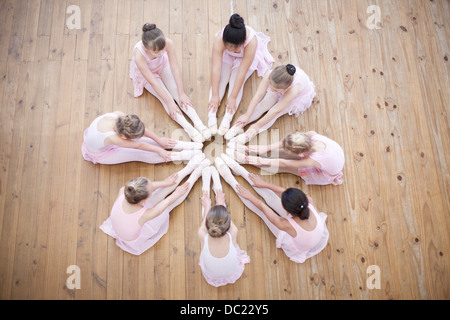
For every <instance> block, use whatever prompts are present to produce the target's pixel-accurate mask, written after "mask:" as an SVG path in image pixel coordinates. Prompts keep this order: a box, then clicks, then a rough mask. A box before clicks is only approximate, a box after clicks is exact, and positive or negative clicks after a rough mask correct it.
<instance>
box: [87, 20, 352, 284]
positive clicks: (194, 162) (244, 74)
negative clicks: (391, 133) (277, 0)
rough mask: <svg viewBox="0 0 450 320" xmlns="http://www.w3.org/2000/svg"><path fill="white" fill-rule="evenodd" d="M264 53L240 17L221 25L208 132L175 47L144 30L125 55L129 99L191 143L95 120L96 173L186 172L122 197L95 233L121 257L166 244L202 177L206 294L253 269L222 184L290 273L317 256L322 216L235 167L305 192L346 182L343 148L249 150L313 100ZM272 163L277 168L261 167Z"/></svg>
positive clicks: (296, 135) (314, 137)
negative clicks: (157, 113) (295, 179)
mask: <svg viewBox="0 0 450 320" xmlns="http://www.w3.org/2000/svg"><path fill="white" fill-rule="evenodd" d="M269 41H270V38H269V37H268V36H266V35H265V34H263V33H261V32H258V31H255V30H254V29H253V28H251V27H250V26H247V25H245V23H244V19H243V18H242V17H240V16H239V15H238V14H233V15H232V16H231V17H230V20H229V24H228V25H226V26H225V27H224V28H223V29H222V30H220V31H219V32H217V33H216V35H215V39H214V41H213V47H212V53H211V88H210V94H209V103H208V122H207V124H204V123H203V122H202V120H201V119H200V118H199V116H198V114H197V112H196V110H195V107H194V104H193V102H192V101H191V99H190V98H189V96H188V95H187V94H186V93H185V91H184V88H183V83H182V75H181V71H180V68H179V65H178V62H177V57H176V54H175V53H176V49H175V47H174V42H173V41H172V40H171V39H169V38H166V37H165V36H164V33H163V31H162V30H160V29H159V28H158V27H157V26H156V25H155V24H150V23H146V24H145V25H144V26H143V28H142V40H141V41H139V42H138V43H137V44H136V45H135V47H134V50H133V56H132V60H131V65H130V77H131V79H132V81H133V85H134V96H135V97H136V98H137V97H139V96H141V95H142V94H143V92H144V89H145V90H147V91H148V92H150V93H151V94H152V95H154V96H155V97H156V98H158V100H159V101H160V102H161V104H162V107H163V108H164V110H165V111H166V113H167V114H168V116H169V117H170V118H171V119H172V120H173V121H175V122H176V123H178V124H179V125H180V126H181V127H182V128H183V129H184V131H185V132H186V133H187V134H188V135H189V137H190V138H191V140H192V141H190V142H186V141H178V140H174V139H169V138H166V137H159V136H158V135H156V134H155V133H154V132H152V131H150V130H148V129H147V128H146V126H145V124H144V123H143V122H142V121H141V120H140V119H139V117H138V116H137V115H133V114H125V113H124V112H120V111H116V112H112V113H106V114H103V115H101V116H99V117H98V118H96V119H95V120H94V121H93V122H92V123H91V125H90V126H89V127H88V128H87V129H86V130H85V132H84V141H83V145H82V148H81V149H82V155H83V157H84V159H85V160H87V161H91V162H93V163H94V164H97V163H99V164H105V165H112V164H118V163H124V162H132V161H139V162H145V163H150V164H158V163H165V162H170V161H185V163H187V164H186V166H185V167H184V168H183V169H182V170H181V171H179V172H177V173H175V174H173V175H171V176H169V177H167V178H166V179H165V180H163V181H152V180H150V179H148V178H146V177H138V178H135V179H132V180H130V181H128V182H127V183H126V185H125V186H122V187H121V188H120V190H119V191H118V194H117V199H116V200H115V202H114V205H113V207H112V210H111V214H110V216H109V217H108V219H107V220H106V221H104V222H103V224H102V225H101V226H100V229H101V230H102V231H104V232H105V233H106V234H107V235H109V236H111V237H113V238H114V239H116V244H117V246H119V247H120V248H121V249H123V250H125V251H127V252H129V253H131V254H133V255H140V254H142V253H143V252H145V251H146V250H148V249H149V248H151V247H152V246H153V245H154V244H155V243H156V242H157V241H158V240H159V239H160V238H161V237H162V236H163V235H164V234H166V233H167V231H168V229H169V215H170V212H171V211H172V210H173V209H174V208H175V207H177V206H178V205H179V204H180V203H182V202H183V201H184V199H185V198H186V197H187V195H188V194H189V192H190V190H191V189H192V187H193V186H194V184H195V182H196V181H197V180H198V179H199V178H200V177H201V180H202V197H201V204H202V223H201V225H200V227H199V229H198V239H199V242H200V245H201V253H200V257H199V265H200V268H201V270H202V273H203V276H204V278H205V280H206V281H207V282H208V283H209V284H210V285H212V286H215V287H219V286H224V285H227V284H231V283H234V282H236V281H237V280H238V279H239V278H240V277H241V275H242V273H243V272H244V267H245V264H246V263H249V262H250V258H249V256H248V255H247V253H246V252H245V251H244V250H241V249H240V248H239V245H238V243H237V239H238V229H237V227H236V225H235V224H234V223H233V220H232V218H231V214H230V212H229V210H228V208H227V205H226V203H225V195H224V193H223V188H222V184H221V179H220V177H222V178H223V180H224V181H226V183H228V184H229V185H230V187H231V188H232V189H233V190H234V191H235V192H236V194H237V195H238V197H239V198H240V199H241V200H242V202H243V203H244V205H245V206H246V207H247V208H249V209H250V210H251V211H252V212H254V213H255V214H257V215H258V216H259V217H260V218H261V219H262V220H263V221H264V222H265V224H266V225H267V227H268V228H269V230H270V231H271V232H272V233H273V235H274V236H275V239H276V246H277V248H281V249H282V250H283V251H284V253H285V254H286V255H287V256H288V257H289V258H290V259H291V260H292V261H294V262H296V263H303V262H304V261H305V260H306V259H308V258H310V257H312V256H314V255H316V254H318V253H319V252H321V251H322V250H323V249H324V248H325V246H326V244H327V241H328V237H329V233H328V229H327V226H326V222H325V221H326V214H325V213H323V212H320V211H319V210H318V209H317V208H316V204H315V203H314V201H313V199H311V198H310V197H309V196H307V195H306V194H305V193H304V192H303V191H301V190H299V189H296V188H289V189H285V188H283V187H281V186H278V185H274V184H272V183H269V182H267V181H265V180H264V179H262V177H261V176H259V175H255V174H252V173H249V172H248V171H247V170H246V169H245V168H244V167H243V166H242V164H249V165H253V166H257V167H259V168H261V170H272V171H271V172H273V170H275V172H278V173H281V172H284V173H290V174H293V175H296V176H300V177H301V178H302V179H303V180H304V181H305V183H306V184H307V185H328V184H333V185H340V184H342V182H343V174H342V169H343V166H344V153H343V150H342V148H341V147H340V146H339V144H337V143H336V142H335V141H333V140H331V139H330V138H328V137H325V136H323V135H320V134H319V133H316V132H314V131H307V132H293V133H291V134H289V135H287V136H286V137H284V139H282V140H281V141H278V142H276V143H274V144H271V145H264V146H263V145H261V146H259V145H246V144H247V142H249V141H250V140H251V139H252V138H254V137H255V136H257V135H258V134H260V133H261V132H264V131H266V130H268V129H269V128H270V127H271V126H272V125H273V124H274V122H275V121H276V120H277V119H278V118H280V117H281V116H283V115H286V114H288V115H289V116H295V117H298V116H299V115H300V114H302V113H303V112H305V111H306V110H307V109H308V108H309V107H310V106H311V104H312V101H313V99H314V97H315V95H316V93H315V87H314V84H313V82H312V81H311V80H310V79H309V77H308V75H307V74H306V73H305V72H304V71H303V70H302V69H300V68H299V67H298V66H294V65H292V64H287V65H280V66H276V67H275V66H274V65H273V64H274V59H273V58H272V56H271V55H270V53H269V51H268V49H267V45H268V43H269ZM254 72H257V75H258V76H259V77H261V78H262V80H261V82H260V84H259V87H258V88H257V91H256V93H255V95H254V96H253V98H252V99H251V101H250V103H249V105H248V106H247V111H246V112H245V113H243V114H242V115H241V116H240V117H239V118H238V119H236V121H235V124H234V125H233V126H230V124H231V122H232V120H233V118H234V115H235V113H236V111H237V109H238V107H239V104H240V102H241V99H242V94H243V89H244V83H245V82H246V80H247V79H248V78H249V77H250V76H251V75H252V74H253V73H254ZM227 86H228V87H229V89H228V96H227V98H226V111H225V114H224V116H223V118H222V121H221V123H220V125H218V120H217V109H218V107H219V105H220V104H221V101H222V99H223V98H224V94H225V91H226V87H227ZM186 116H187V117H188V118H189V119H190V120H191V122H192V123H193V125H191V123H190V122H188V120H187V119H186ZM249 124H250V126H249V127H248V128H247V130H246V131H245V132H244V127H246V126H247V125H249ZM212 135H221V136H224V137H225V139H226V140H227V141H228V143H227V151H226V153H222V154H221V155H220V156H219V157H216V158H215V160H214V163H211V161H210V160H209V159H206V157H205V155H204V154H203V153H202V148H203V142H204V141H205V140H208V139H210V138H211V136H212ZM269 153H270V154H271V155H274V154H275V155H277V158H274V157H272V156H270V157H269V156H268V154H269ZM235 175H240V176H242V177H243V178H244V179H245V180H246V181H247V182H248V183H249V184H250V185H251V186H252V187H253V189H254V191H256V193H257V194H258V195H259V196H261V198H262V199H264V201H262V200H261V199H260V198H257V197H255V196H254V195H253V194H252V193H251V192H250V191H249V190H248V189H246V188H245V187H243V186H242V185H240V184H239V183H238V182H237V181H236V179H235ZM188 176H189V178H188V179H187V181H186V182H185V183H183V184H182V185H180V183H181V181H182V180H183V179H184V178H185V177H188ZM211 180H212V190H213V191H214V196H215V205H214V206H212V204H211V193H210V188H211Z"/></svg>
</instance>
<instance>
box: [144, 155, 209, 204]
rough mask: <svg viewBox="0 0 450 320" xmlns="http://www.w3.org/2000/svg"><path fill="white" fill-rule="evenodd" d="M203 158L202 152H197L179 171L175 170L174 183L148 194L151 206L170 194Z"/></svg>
mask: <svg viewBox="0 0 450 320" xmlns="http://www.w3.org/2000/svg"><path fill="white" fill-rule="evenodd" d="M204 159H205V155H204V154H198V155H196V156H195V157H193V158H192V159H191V161H189V163H188V164H187V165H186V166H185V167H184V168H183V169H181V170H180V171H178V172H177V174H178V177H177V181H176V182H175V184H174V185H172V186H169V187H162V188H158V189H156V190H155V191H153V193H152V194H151V196H150V199H149V201H148V202H149V203H150V204H151V205H153V206H155V205H157V204H158V203H159V202H161V201H162V200H163V199H165V198H166V197H167V196H168V195H169V194H171V193H172V192H173V191H174V190H175V189H176V188H177V187H178V185H179V184H180V182H181V181H183V179H184V178H186V177H187V176H188V175H189V174H191V173H192V171H194V170H195V169H196V168H197V167H198V166H199V165H200V163H201V162H202V161H203V160H204Z"/></svg>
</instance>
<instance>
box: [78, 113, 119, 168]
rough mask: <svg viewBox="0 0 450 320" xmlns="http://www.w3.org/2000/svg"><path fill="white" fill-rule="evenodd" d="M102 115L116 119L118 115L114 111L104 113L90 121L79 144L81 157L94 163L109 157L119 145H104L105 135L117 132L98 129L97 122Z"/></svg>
mask: <svg viewBox="0 0 450 320" xmlns="http://www.w3.org/2000/svg"><path fill="white" fill-rule="evenodd" d="M104 117H112V118H115V119H117V118H118V117H119V116H118V115H117V114H115V113H106V114H104V115H101V116H100V117H98V118H96V119H95V120H94V121H92V123H91V125H90V126H89V128H87V129H86V130H85V131H84V139H83V144H82V145H81V154H82V155H83V158H84V159H85V160H86V161H91V162H93V163H94V164H95V163H99V162H101V161H102V159H105V158H108V157H110V156H111V155H112V154H114V153H115V152H117V150H119V149H120V147H118V146H115V145H109V146H105V145H104V141H105V139H106V138H107V137H109V136H111V135H114V134H117V133H116V132H115V131H108V132H100V131H98V129H97V126H98V123H99V122H100V120H102V119H103V118H104Z"/></svg>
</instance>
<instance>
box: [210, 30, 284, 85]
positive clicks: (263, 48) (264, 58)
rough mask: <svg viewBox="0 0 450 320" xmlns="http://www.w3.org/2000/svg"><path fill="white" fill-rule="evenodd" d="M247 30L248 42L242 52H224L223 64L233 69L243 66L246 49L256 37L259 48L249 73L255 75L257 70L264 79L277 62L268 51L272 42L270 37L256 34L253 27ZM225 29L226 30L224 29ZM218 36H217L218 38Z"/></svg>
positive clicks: (259, 33) (260, 33)
mask: <svg viewBox="0 0 450 320" xmlns="http://www.w3.org/2000/svg"><path fill="white" fill-rule="evenodd" d="M246 28H247V33H249V34H248V36H247V40H246V41H245V43H244V48H242V50H241V52H238V53H234V52H232V51H229V50H224V52H223V56H222V59H223V62H224V63H227V64H230V65H231V66H232V67H231V69H237V68H239V66H240V65H241V61H242V58H243V57H244V50H245V47H246V46H247V45H248V44H249V42H250V41H251V40H252V39H253V37H256V38H257V40H258V47H257V49H256V53H255V58H254V59H253V62H252V64H251V65H250V68H249V72H251V73H253V72H254V71H255V70H256V71H257V72H258V76H259V77H263V76H264V75H265V74H266V72H267V71H269V69H270V68H271V67H272V64H273V62H274V61H275V60H274V59H273V57H272V55H271V54H270V52H269V50H268V49H267V44H268V43H269V42H270V37H268V36H266V35H265V34H264V33H262V32H256V31H255V30H253V29H252V28H251V27H249V26H246ZM224 29H225V28H224ZM224 29H222V33H221V34H222V38H223V30H224ZM217 34H218V33H217ZM217 34H216V36H217Z"/></svg>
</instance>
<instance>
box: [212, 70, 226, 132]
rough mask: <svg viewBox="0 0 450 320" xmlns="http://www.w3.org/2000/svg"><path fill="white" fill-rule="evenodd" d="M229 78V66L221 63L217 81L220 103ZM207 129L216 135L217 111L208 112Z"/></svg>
mask: <svg viewBox="0 0 450 320" xmlns="http://www.w3.org/2000/svg"><path fill="white" fill-rule="evenodd" d="M230 76H231V65H230V64H228V63H225V62H222V71H221V73H220V81H219V97H220V100H221V101H222V99H223V96H224V95H225V89H226V88H227V84H228V82H229V81H230ZM211 96H212V89H211V90H210V91H209V100H211ZM208 127H209V129H210V130H211V133H212V134H216V133H217V110H214V111H209V112H208Z"/></svg>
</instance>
